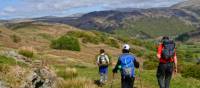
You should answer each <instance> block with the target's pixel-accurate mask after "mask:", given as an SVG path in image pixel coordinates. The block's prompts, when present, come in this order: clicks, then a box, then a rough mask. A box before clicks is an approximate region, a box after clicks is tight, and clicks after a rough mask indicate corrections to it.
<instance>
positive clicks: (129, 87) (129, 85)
mask: <svg viewBox="0 0 200 88" xmlns="http://www.w3.org/2000/svg"><path fill="white" fill-rule="evenodd" d="M134 81H135V78H134V77H133V78H132V77H122V78H121V88H133V86H134Z"/></svg>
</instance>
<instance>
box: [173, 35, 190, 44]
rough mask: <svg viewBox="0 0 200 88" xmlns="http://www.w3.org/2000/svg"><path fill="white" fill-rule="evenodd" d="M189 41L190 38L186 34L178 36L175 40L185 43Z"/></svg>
mask: <svg viewBox="0 0 200 88" xmlns="http://www.w3.org/2000/svg"><path fill="white" fill-rule="evenodd" d="M189 39H190V36H189V35H188V34H187V33H184V34H181V35H179V36H178V37H177V38H176V40H178V41H182V42H185V41H187V40H189Z"/></svg>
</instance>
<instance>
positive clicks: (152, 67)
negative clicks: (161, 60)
mask: <svg viewBox="0 0 200 88" xmlns="http://www.w3.org/2000/svg"><path fill="white" fill-rule="evenodd" d="M157 66H158V62H153V61H145V62H144V63H143V68H144V69H145V70H155V69H156V68H157Z"/></svg>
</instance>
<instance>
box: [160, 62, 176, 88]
mask: <svg viewBox="0 0 200 88" xmlns="http://www.w3.org/2000/svg"><path fill="white" fill-rule="evenodd" d="M173 67H174V63H167V64H163V63H160V64H159V66H158V70H157V79H158V84H159V86H160V88H170V81H171V78H172V73H173Z"/></svg>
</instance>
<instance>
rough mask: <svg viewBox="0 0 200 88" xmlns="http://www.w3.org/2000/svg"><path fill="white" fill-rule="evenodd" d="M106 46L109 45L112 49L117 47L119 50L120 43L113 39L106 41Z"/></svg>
mask: <svg viewBox="0 0 200 88" xmlns="http://www.w3.org/2000/svg"><path fill="white" fill-rule="evenodd" d="M105 44H107V45H109V46H111V47H115V48H119V47H120V45H119V43H118V41H117V40H115V39H112V38H110V39H108V40H106V41H105Z"/></svg>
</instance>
